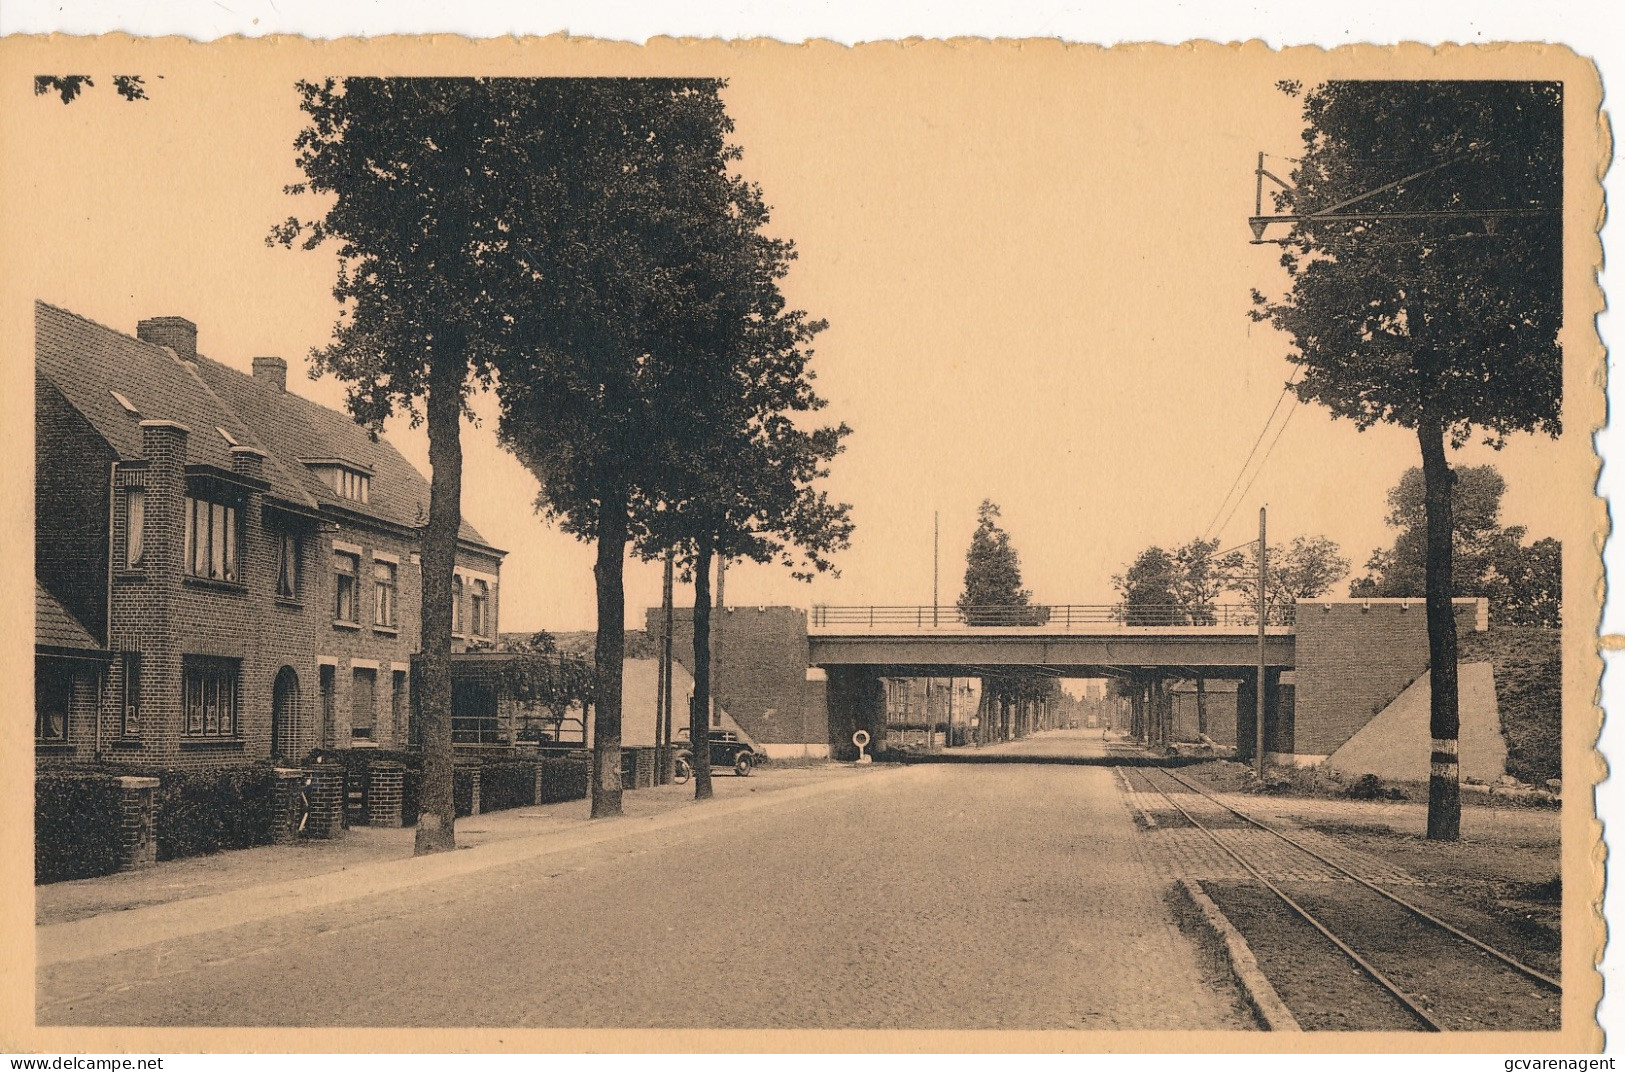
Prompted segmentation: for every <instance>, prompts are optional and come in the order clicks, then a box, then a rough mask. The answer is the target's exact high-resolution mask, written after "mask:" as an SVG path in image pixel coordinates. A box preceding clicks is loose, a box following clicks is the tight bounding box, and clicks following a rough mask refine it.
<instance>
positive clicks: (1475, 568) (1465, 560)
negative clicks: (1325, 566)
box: [1349, 465, 1562, 626]
mask: <svg viewBox="0 0 1625 1072" xmlns="http://www.w3.org/2000/svg"><path fill="white" fill-rule="evenodd" d="M1455 473H1456V485H1455V488H1454V491H1453V504H1452V505H1453V507H1454V509H1453V511H1452V517H1453V519H1454V522H1455V538H1454V555H1455V568H1454V571H1453V581H1454V594H1455V595H1457V596H1482V597H1485V598H1487V599H1488V600H1489V601H1490V618H1491V620H1492V621H1496V622H1501V623H1505V624H1510V625H1547V626H1555V625H1557V624H1558V620H1559V613H1558V604H1559V602H1560V600H1561V596H1562V593H1561V587H1562V561H1561V559H1562V546H1561V545H1560V544H1559V543H1558V541H1556V540H1554V539H1551V538H1549V537H1548V538H1546V539H1541V540H1536V541H1534V542H1533V543H1532V544H1529V545H1525V543H1524V540H1525V538H1526V536H1527V532H1526V530H1525V529H1524V527H1523V526H1521V525H1513V526H1510V527H1503V526H1502V525H1501V497H1502V494H1503V493H1504V492H1505V490H1506V481H1505V480H1504V479H1502V477H1501V474H1500V472H1499V471H1498V470H1497V469H1496V468H1495V467H1494V466H1492V465H1479V466H1469V467H1464V468H1460V469H1457V470H1456V471H1455ZM1424 490H1425V489H1424V486H1423V478H1422V470H1421V469H1418V468H1411V469H1408V470H1406V471H1405V474H1404V475H1403V476H1402V477H1401V478H1400V481H1399V483H1398V484H1396V485H1395V486H1394V487H1393V488H1392V489H1391V490H1390V491H1389V492H1388V517H1387V522H1388V526H1389V527H1390V528H1392V529H1394V530H1395V533H1396V534H1395V536H1394V543H1393V546H1391V547H1388V548H1385V549H1378V550H1376V551H1373V552H1372V554H1371V558H1370V559H1369V560H1368V561H1367V562H1366V567H1365V568H1366V574H1365V575H1364V576H1362V577H1359V578H1357V579H1356V580H1355V581H1354V582H1353V583H1352V584H1351V586H1350V588H1349V594H1350V595H1353V596H1375V597H1406V596H1410V597H1417V596H1421V595H1422V594H1423V592H1424V586H1425V583H1426V573H1427V532H1426V527H1427V525H1426V514H1425V509H1424V502H1423V496H1424Z"/></svg>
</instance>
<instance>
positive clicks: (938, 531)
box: [931, 510, 942, 629]
mask: <svg viewBox="0 0 1625 1072" xmlns="http://www.w3.org/2000/svg"><path fill="white" fill-rule="evenodd" d="M941 543H942V512H941V511H940V510H933V511H931V628H933V629H935V628H936V627H937V603H938V602H940V601H939V600H938V598H937V566H938V564H939V563H940V561H941V558H940V556H939V554H938V549H939V548H940V546H941Z"/></svg>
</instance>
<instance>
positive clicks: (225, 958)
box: [39, 731, 1246, 1029]
mask: <svg viewBox="0 0 1625 1072" xmlns="http://www.w3.org/2000/svg"><path fill="white" fill-rule="evenodd" d="M1090 734H1091V731H1079V735H1080V736H1081V737H1087V736H1089V735H1090ZM1060 740H1061V737H1060V736H1059V735H1046V736H1045V737H1041V738H1039V739H1037V740H1035V741H1033V742H1029V743H1028V745H1027V747H1028V748H1029V749H1031V750H1037V751H1045V750H1049V749H1056V748H1062V747H1063V746H1062V745H1061V744H1059V743H1057V742H1058V741H1060ZM1078 744H1079V742H1078V741H1073V742H1071V744H1070V745H1068V746H1066V747H1070V748H1073V749H1074V750H1075V748H1076V746H1077V745H1078ZM771 776H772V774H771V772H770V771H769V772H763V773H762V774H761V775H759V777H762V778H764V779H765V778H769V777H771ZM1139 840H1140V839H1139V835H1138V834H1137V832H1136V830H1135V827H1134V825H1133V822H1132V820H1131V818H1130V813H1129V811H1128V809H1127V808H1126V806H1125V804H1124V801H1123V799H1122V795H1121V792H1120V789H1119V787H1118V784H1117V782H1116V780H1115V779H1114V778H1113V773H1112V771H1111V770H1110V769H1109V768H1105V767H1090V766H1077V765H1054V766H1049V765H1042V764H1022V765H1012V766H1007V767H1006V766H995V765H976V766H946V765H942V766H920V767H913V768H907V769H902V770H893V771H877V772H875V774H874V775H873V776H870V777H863V778H853V779H850V780H844V781H843V782H842V783H841V785H840V786H839V787H838V788H836V789H834V790H833V791H831V792H827V793H822V794H820V795H817V796H812V797H807V798H798V799H793V800H787V801H785V802H784V803H775V804H774V805H772V806H770V807H761V808H757V809H755V810H753V811H750V812H747V813H742V814H739V815H737V816H733V817H730V819H729V820H728V822H727V824H726V825H724V824H723V823H721V822H705V823H694V824H689V825H686V826H683V827H680V828H675V829H668V830H664V831H659V832H653V833H648V832H636V831H634V832H632V833H629V834H628V836H626V837H624V838H618V839H616V840H614V841H611V842H607V843H603V844H599V845H593V846H588V847H585V848H579V849H576V850H572V851H569V852H565V853H553V854H550V855H546V856H540V857H537V858H534V859H529V860H523V861H520V862H516V863H508V864H504V865H502V866H499V867H493V868H488V869H485V870H482V871H478V872H475V873H472V874H466V875H459V876H455V877H451V878H445V879H442V880H439V881H436V882H433V883H428V884H424V885H420V886H416V887H412V888H406V889H396V890H391V891H389V892H387V893H383V894H380V895H378V896H375V897H370V898H366V899H362V900H357V901H351V902H347V903H345V904H341V905H331V906H328V907H324V908H319V909H313V910H308V911H299V912H292V913H290V914H287V915H283V916H280V917H277V918H273V919H267V920H261V921H257V922H254V923H249V924H244V925H240V926H236V927H231V928H228V929H225V930H221V931H217V932H213V933H209V934H201V935H194V936H191V937H187V938H179V939H175V940H171V941H165V942H161V943H157V944H154V945H151V946H146V947H143V948H138V949H132V950H127V951H124V952H120V953H117V954H114V955H110V956H101V957H95V958H91V959H88V960H82V961H77V962H73V963H63V964H56V965H52V966H50V967H48V968H46V969H44V970H42V972H41V974H40V986H39V1000H40V1007H39V1022H40V1023H41V1024H150V1025H159V1024H189V1025H220V1026H226V1025H289V1026H295V1025H297V1026H349V1025H357V1026H360V1025H375V1026H399V1025H415V1026H426V1027H427V1026H444V1027H459V1026H460V1027H479V1026H527V1027H666V1028H776V1027H818V1028H843V1027H844V1028H899V1029H909V1028H921V1029H924V1028H929V1029H965V1028H1005V1029H1014V1028H1023V1029H1029V1028H1030V1029H1043V1028H1056V1029H1061V1028H1084V1029H1113V1028H1225V1027H1242V1026H1246V1024H1245V1023H1244V1021H1243V1020H1242V1018H1241V1017H1240V1016H1239V1014H1238V1012H1237V1011H1236V1010H1237V1007H1236V1005H1235V1002H1234V995H1233V994H1232V993H1231V992H1230V991H1229V990H1228V989H1226V988H1224V987H1219V986H1216V985H1215V984H1214V981H1213V979H1212V977H1211V971H1210V972H1209V973H1208V975H1206V976H1204V974H1203V969H1202V968H1201V967H1200V963H1199V958H1198V955H1197V952H1196V950H1195V949H1194V947H1193V946H1192V944H1191V943H1190V941H1189V940H1188V939H1186V938H1185V937H1184V936H1182V935H1181V934H1180V932H1179V931H1178V930H1177V928H1175V927H1174V925H1173V924H1172V922H1171V921H1170V919H1169V916H1168V909H1167V907H1166V906H1165V904H1164V901H1163V889H1164V882H1165V880H1160V879H1158V878H1156V877H1154V875H1153V873H1152V871H1151V869H1150V868H1149V867H1148V866H1147V863H1146V861H1145V859H1144V858H1143V856H1142V855H1141V846H1140V844H1139Z"/></svg>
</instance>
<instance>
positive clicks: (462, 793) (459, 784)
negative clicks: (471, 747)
mask: <svg viewBox="0 0 1625 1072" xmlns="http://www.w3.org/2000/svg"><path fill="white" fill-rule="evenodd" d="M479 769H480V765H479V764H477V763H475V764H470V765H466V766H465V765H461V764H459V765H458V766H456V767H453V768H452V770H451V805H452V808H453V810H454V813H455V814H456V816H457V818H459V819H461V818H464V817H465V816H469V815H473V814H474V772H475V771H477V770H479ZM484 788H485V787H484V786H483V785H481V786H480V789H481V790H482V792H481V794H480V795H481V796H484V793H483V790H484Z"/></svg>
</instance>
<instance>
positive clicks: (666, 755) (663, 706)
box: [655, 551, 676, 784]
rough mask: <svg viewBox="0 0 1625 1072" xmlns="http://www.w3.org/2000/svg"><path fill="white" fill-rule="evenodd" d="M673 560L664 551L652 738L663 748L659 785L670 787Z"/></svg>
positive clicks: (671, 552)
mask: <svg viewBox="0 0 1625 1072" xmlns="http://www.w3.org/2000/svg"><path fill="white" fill-rule="evenodd" d="M675 556H676V552H675V551H667V552H666V573H665V577H664V578H663V579H662V581H661V589H662V591H661V600H660V608H661V610H662V612H664V614H665V618H666V621H665V627H664V628H663V629H662V630H661V631H660V633H661V635H660V670H661V673H660V697H659V709H660V712H661V716H660V720H661V725H660V726H659V727H657V728H656V731H655V737H656V739H657V740H659V741H660V743H661V744H662V745H663V747H664V751H663V752H661V754H660V756H661V758H660V779H661V783H662V784H670V782H671V779H672V775H673V774H674V773H675V765H674V764H673V762H672V756H673V751H672V744H671V696H672V691H673V690H672V678H673V677H674V676H675V675H674V674H673V672H672V665H671V658H672V644H671V633H672V624H673V619H674V618H675V617H676V614H675V611H674V609H673V607H672V602H673V598H674V597H673V592H672V588H673V585H672V580H673V573H674V571H675V568H676V567H675V561H674V559H675Z"/></svg>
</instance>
